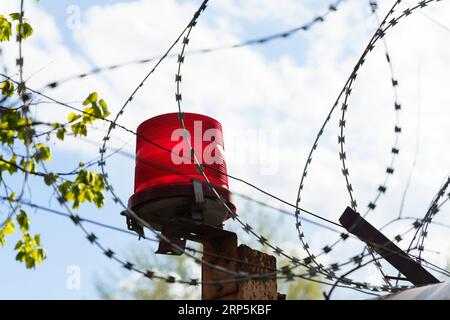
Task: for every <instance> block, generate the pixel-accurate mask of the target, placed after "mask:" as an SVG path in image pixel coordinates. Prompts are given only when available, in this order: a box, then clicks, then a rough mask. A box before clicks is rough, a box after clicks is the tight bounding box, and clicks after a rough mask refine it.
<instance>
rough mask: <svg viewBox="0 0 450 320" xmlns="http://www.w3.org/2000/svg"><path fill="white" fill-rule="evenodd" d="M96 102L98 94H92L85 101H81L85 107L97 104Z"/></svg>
mask: <svg viewBox="0 0 450 320" xmlns="http://www.w3.org/2000/svg"><path fill="white" fill-rule="evenodd" d="M97 100H98V93H97V92H92V93H91V94H89V96H88V97H87V98H86V100H84V101H83V105H84V106H87V105H88V104H91V103H94V102H97Z"/></svg>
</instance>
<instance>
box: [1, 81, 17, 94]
mask: <svg viewBox="0 0 450 320" xmlns="http://www.w3.org/2000/svg"><path fill="white" fill-rule="evenodd" d="M0 89H1V90H2V95H4V96H7V97H12V96H13V94H14V85H13V83H12V82H11V81H9V80H6V81H3V82H2V83H0Z"/></svg>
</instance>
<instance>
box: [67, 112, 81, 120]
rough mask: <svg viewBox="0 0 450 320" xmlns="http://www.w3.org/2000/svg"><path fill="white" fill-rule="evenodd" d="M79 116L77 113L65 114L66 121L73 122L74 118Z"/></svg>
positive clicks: (76, 118)
mask: <svg viewBox="0 0 450 320" xmlns="http://www.w3.org/2000/svg"><path fill="white" fill-rule="evenodd" d="M80 118H81V116H80V115H79V114H75V113H69V115H68V116H67V121H69V122H74V121H75V120H78V119H80Z"/></svg>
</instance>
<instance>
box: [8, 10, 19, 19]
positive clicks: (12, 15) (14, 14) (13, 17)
mask: <svg viewBox="0 0 450 320" xmlns="http://www.w3.org/2000/svg"><path fill="white" fill-rule="evenodd" d="M9 16H10V17H11V19H13V20H17V21H20V18H21V14H20V13H19V12H13V13H10V14H9Z"/></svg>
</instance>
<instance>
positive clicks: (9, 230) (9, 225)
mask: <svg viewBox="0 0 450 320" xmlns="http://www.w3.org/2000/svg"><path fill="white" fill-rule="evenodd" d="M2 232H3V233H4V234H13V233H14V222H13V221H12V220H11V219H8V220H7V221H6V222H5V225H4V226H3V229H2Z"/></svg>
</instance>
